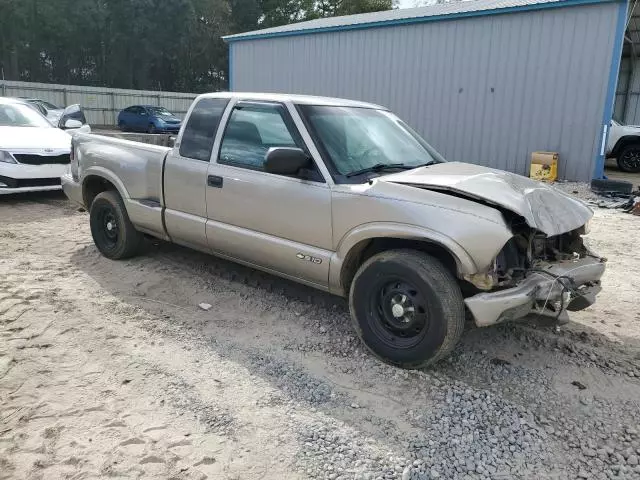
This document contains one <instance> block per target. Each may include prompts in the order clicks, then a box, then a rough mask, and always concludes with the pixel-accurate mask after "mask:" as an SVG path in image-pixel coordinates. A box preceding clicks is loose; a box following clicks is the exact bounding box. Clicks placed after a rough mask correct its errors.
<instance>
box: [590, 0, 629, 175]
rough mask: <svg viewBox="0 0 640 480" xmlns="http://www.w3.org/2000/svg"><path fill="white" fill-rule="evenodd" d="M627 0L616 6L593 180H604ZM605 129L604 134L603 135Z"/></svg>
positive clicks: (627, 9) (627, 7)
mask: <svg viewBox="0 0 640 480" xmlns="http://www.w3.org/2000/svg"><path fill="white" fill-rule="evenodd" d="M627 2H628V0H623V1H622V2H620V5H618V21H617V22H616V36H615V37H614V39H613V53H612V56H611V68H610V69H609V84H608V86H607V96H606V99H605V104H604V111H603V112H602V126H601V132H602V134H603V135H604V139H603V138H602V137H600V142H599V143H598V151H597V152H596V161H595V167H594V169H593V178H604V155H601V154H600V152H601V150H602V142H604V148H605V150H606V148H607V140H608V139H609V124H610V123H611V119H612V118H613V107H614V104H615V100H616V87H617V86H618V73H619V72H620V59H621V58H622V46H623V45H624V30H625V27H626V25H627V12H628V11H629V5H628V3H627ZM605 128H606V133H605Z"/></svg>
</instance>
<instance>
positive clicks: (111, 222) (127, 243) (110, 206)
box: [89, 190, 144, 260]
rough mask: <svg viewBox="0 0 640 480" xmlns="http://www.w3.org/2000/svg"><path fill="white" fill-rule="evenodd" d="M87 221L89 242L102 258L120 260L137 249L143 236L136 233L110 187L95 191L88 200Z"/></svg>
mask: <svg viewBox="0 0 640 480" xmlns="http://www.w3.org/2000/svg"><path fill="white" fill-rule="evenodd" d="M89 224H90V226H91V236H92V237H93V241H94V243H95V244H96V247H98V250H100V253H102V254H103V255H104V256H105V257H107V258H110V259H112V260H121V259H124V258H129V257H132V256H134V255H135V254H136V253H138V252H139V250H140V247H141V246H142V242H143V240H144V237H143V235H142V234H141V233H140V232H138V231H137V230H136V229H135V227H134V226H133V224H132V223H131V220H129V215H128V214H127V210H126V209H125V206H124V202H123V201H122V198H121V197H120V195H119V194H118V192H116V191H114V190H107V191H106V192H102V193H99V194H98V195H96V198H95V199H94V200H93V202H92V203H91V207H90V210H89Z"/></svg>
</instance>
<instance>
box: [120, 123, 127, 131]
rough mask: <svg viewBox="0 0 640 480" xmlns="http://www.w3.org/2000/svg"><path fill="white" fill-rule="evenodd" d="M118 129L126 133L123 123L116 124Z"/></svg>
mask: <svg viewBox="0 0 640 480" xmlns="http://www.w3.org/2000/svg"><path fill="white" fill-rule="evenodd" d="M118 128H119V129H120V131H121V132H126V131H127V127H126V126H125V124H124V122H120V123H119V124H118Z"/></svg>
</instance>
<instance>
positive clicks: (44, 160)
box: [13, 153, 71, 165]
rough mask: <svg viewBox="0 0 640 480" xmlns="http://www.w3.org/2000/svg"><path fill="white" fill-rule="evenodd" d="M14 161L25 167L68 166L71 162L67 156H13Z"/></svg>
mask: <svg viewBox="0 0 640 480" xmlns="http://www.w3.org/2000/svg"><path fill="white" fill-rule="evenodd" d="M13 156H14V157H15V159H16V160H17V161H18V162H19V163H24V164H26V165H50V164H56V165H68V164H69V163H70V162H71V159H70V157H69V154H65V155H27V154H20V153H18V154H14V155H13Z"/></svg>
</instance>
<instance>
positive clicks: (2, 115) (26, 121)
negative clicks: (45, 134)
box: [0, 103, 53, 128]
mask: <svg viewBox="0 0 640 480" xmlns="http://www.w3.org/2000/svg"><path fill="white" fill-rule="evenodd" d="M0 127H41V128H53V125H51V123H49V120H47V119H46V118H45V117H43V116H42V115H40V113H38V112H37V111H36V110H34V109H33V108H31V107H30V106H28V105H25V104H22V103H2V104H0Z"/></svg>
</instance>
